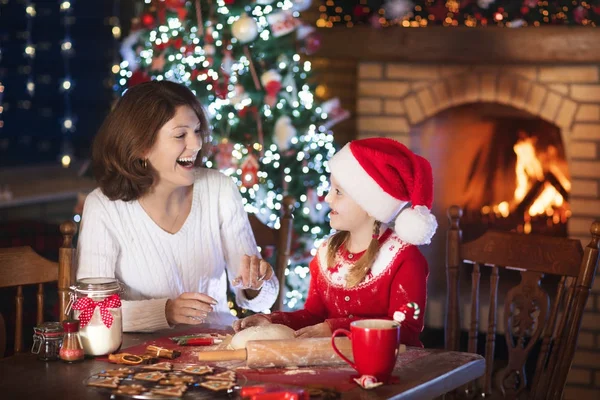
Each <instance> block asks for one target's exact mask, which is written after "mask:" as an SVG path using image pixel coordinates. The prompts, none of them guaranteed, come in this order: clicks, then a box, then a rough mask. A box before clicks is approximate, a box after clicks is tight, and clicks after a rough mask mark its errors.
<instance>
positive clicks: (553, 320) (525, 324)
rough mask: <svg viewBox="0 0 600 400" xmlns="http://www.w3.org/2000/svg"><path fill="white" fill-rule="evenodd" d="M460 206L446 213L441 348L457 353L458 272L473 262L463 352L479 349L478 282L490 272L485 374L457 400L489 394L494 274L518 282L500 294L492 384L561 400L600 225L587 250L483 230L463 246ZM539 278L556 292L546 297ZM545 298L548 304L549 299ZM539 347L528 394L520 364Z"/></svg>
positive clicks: (506, 392)
mask: <svg viewBox="0 0 600 400" xmlns="http://www.w3.org/2000/svg"><path fill="white" fill-rule="evenodd" d="M461 216H462V210H461V209H460V207H458V206H452V207H450V208H449V209H448V217H449V219H450V228H449V230H448V233H447V247H446V277H447V286H448V291H447V301H446V307H447V309H446V323H445V336H446V337H445V341H446V349H448V350H459V349H458V347H459V336H460V326H461V325H460V313H459V310H460V304H459V270H460V269H462V268H463V265H464V263H465V262H468V263H472V264H473V270H472V273H471V283H472V285H471V310H470V311H471V323H470V326H469V330H468V331H469V332H468V351H469V352H473V353H475V352H476V351H477V334H478V331H479V329H478V328H479V281H480V277H481V271H482V268H484V267H485V268H490V269H491V275H490V298H489V304H490V308H489V321H488V327H487V335H486V339H485V358H486V372H485V375H484V376H483V377H482V379H481V380H480V382H479V383H480V384H479V385H478V386H482V387H480V388H479V389H476V388H475V386H477V385H475V382H472V383H471V384H469V385H467V387H466V388H465V390H464V391H462V393H455V394H458V395H467V397H469V395H473V394H474V393H475V392H481V394H483V395H485V396H486V397H488V396H490V395H492V372H493V371H492V369H493V368H492V367H493V363H494V347H495V338H496V321H497V300H498V281H499V272H500V270H504V269H514V270H517V271H519V273H520V275H521V282H520V283H519V284H518V285H517V286H515V287H513V288H512V289H510V290H509V291H508V292H507V293H506V298H505V302H504V326H505V333H504V336H505V338H506V344H507V348H508V353H509V354H508V366H507V367H506V368H504V369H502V370H500V371H498V373H497V374H496V376H495V378H496V379H495V381H496V387H497V388H498V389H499V391H500V394H501V395H502V396H503V397H504V398H518V397H519V396H521V395H527V398H528V399H556V400H558V399H560V398H561V396H562V392H563V388H564V385H565V381H566V378H567V373H568V372H569V369H570V367H571V363H572V360H573V356H574V353H575V348H576V345H577V337H578V334H579V328H580V326H581V319H582V316H583V311H584V308H585V303H586V301H587V298H588V295H589V292H590V287H591V286H592V283H593V280H594V276H595V274H596V268H597V266H598V244H599V240H600V221H596V222H594V223H593V224H592V226H591V235H592V240H591V242H590V243H589V244H588V245H587V247H586V248H585V250H583V249H582V246H581V243H580V241H578V240H573V239H566V238H556V237H546V236H536V235H524V234H518V233H513V232H496V231H488V232H486V233H485V234H483V235H482V236H481V237H479V238H477V239H475V240H473V241H471V242H467V243H463V242H462V241H461V229H460V218H461ZM545 275H554V276H555V277H556V280H557V281H558V283H557V284H555V286H556V291H554V292H551V293H550V294H549V293H548V292H547V291H546V290H545V289H544V288H542V286H541V281H542V278H543V277H544V276H545ZM551 297H552V298H553V301H551V300H550V299H551ZM536 344H538V345H539V346H540V347H539V348H540V351H539V356H538V358H537V361H536V363H535V365H536V368H535V373H534V376H533V381H532V382H531V385H530V390H529V392H528V393H527V388H526V385H527V378H528V377H527V376H525V362H526V361H527V360H528V358H529V356H530V353H531V350H532V348H533V347H534V346H535V345H536Z"/></svg>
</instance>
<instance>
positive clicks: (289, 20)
mask: <svg viewBox="0 0 600 400" xmlns="http://www.w3.org/2000/svg"><path fill="white" fill-rule="evenodd" d="M267 22H268V23H269V27H270V28H271V34H272V35H273V36H274V37H280V36H284V35H287V34H288V33H292V32H293V31H294V30H295V29H296V28H297V27H299V26H300V25H301V22H300V20H299V19H298V18H295V17H294V15H293V14H292V12H291V11H290V10H286V11H279V12H274V13H271V14H269V15H267Z"/></svg>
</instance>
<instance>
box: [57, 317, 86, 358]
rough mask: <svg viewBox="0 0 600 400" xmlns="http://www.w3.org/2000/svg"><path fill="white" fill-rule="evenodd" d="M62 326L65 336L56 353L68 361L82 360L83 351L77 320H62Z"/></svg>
mask: <svg viewBox="0 0 600 400" xmlns="http://www.w3.org/2000/svg"><path fill="white" fill-rule="evenodd" d="M63 328H64V331H65V336H64V338H63V342H62V346H61V347H60V352H59V353H58V354H59V356H60V359H61V360H63V361H65V362H68V363H73V362H78V361H83V359H84V353H83V346H82V345H81V338H80V337H79V321H78V320H76V319H74V320H73V319H71V320H66V321H63Z"/></svg>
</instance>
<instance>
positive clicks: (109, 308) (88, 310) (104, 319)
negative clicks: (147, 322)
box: [67, 278, 123, 356]
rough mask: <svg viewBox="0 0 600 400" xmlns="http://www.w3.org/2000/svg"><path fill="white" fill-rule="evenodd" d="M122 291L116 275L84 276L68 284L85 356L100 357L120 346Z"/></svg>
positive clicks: (121, 334) (121, 333)
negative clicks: (108, 276) (113, 276)
mask: <svg viewBox="0 0 600 400" xmlns="http://www.w3.org/2000/svg"><path fill="white" fill-rule="evenodd" d="M121 292H122V287H121V284H120V283H119V281H118V280H117V279H115V278H84V279H80V280H78V281H77V283H76V284H75V286H71V303H70V305H71V307H70V308H71V309H72V310H73V317H74V318H75V319H78V320H79V336H80V337H81V344H82V345H83V350H84V351H85V354H86V355H89V356H101V355H105V354H109V353H113V352H114V351H116V350H117V349H119V347H121V342H122V340H123V323H122V315H121V299H120V297H119V294H120V293H121ZM69 311H70V310H69V309H67V315H68V312H69Z"/></svg>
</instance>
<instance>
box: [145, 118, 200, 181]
mask: <svg viewBox="0 0 600 400" xmlns="http://www.w3.org/2000/svg"><path fill="white" fill-rule="evenodd" d="M201 148H202V139H201V136H200V121H199V120H198V117H197V116H196V113H195V112H194V110H192V108H190V107H188V106H180V107H178V108H177V110H176V112H175V116H174V117H173V118H172V119H171V120H170V121H169V122H167V123H166V124H164V125H163V127H162V128H160V130H159V131H158V135H157V137H156V143H154V146H152V148H151V149H150V150H149V151H148V153H147V154H146V158H147V159H148V163H149V164H150V165H152V167H153V168H154V169H155V170H156V171H157V172H158V177H159V179H158V182H157V184H159V185H168V186H172V187H174V188H177V187H182V186H190V185H192V184H193V183H194V162H195V161H196V156H198V152H199V151H200V149H201Z"/></svg>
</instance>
